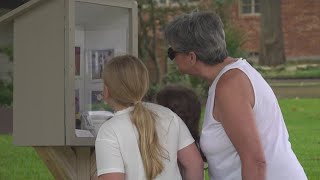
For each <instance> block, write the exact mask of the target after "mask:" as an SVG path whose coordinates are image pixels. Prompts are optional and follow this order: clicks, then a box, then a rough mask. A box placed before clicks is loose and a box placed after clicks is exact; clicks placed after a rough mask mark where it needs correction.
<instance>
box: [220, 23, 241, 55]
mask: <svg viewBox="0 0 320 180" xmlns="http://www.w3.org/2000/svg"><path fill="white" fill-rule="evenodd" d="M225 36H226V44H227V50H228V53H229V56H231V57H236V58H237V57H244V56H246V52H245V51H244V50H243V49H242V48H241V46H242V45H243V43H244V42H245V36H244V33H243V32H242V31H241V30H240V29H238V28H237V27H236V26H232V25H231V24H229V25H227V26H226V27H225Z"/></svg>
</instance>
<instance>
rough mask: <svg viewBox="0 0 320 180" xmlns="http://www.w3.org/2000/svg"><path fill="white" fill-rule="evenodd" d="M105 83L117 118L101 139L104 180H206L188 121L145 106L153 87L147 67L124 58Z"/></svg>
mask: <svg viewBox="0 0 320 180" xmlns="http://www.w3.org/2000/svg"><path fill="white" fill-rule="evenodd" d="M103 79H104V99H105V101H106V102H107V103H108V104H109V105H110V106H111V107H112V108H113V109H114V110H115V114H114V117H113V118H112V119H110V120H108V121H107V122H105V123H104V124H103V125H102V126H101V128H100V130H99V133H98V135H97V139H96V144H95V147H96V161H97V175H98V177H99V179H107V180H154V179H156V180H179V179H182V177H183V179H192V180H203V162H202V159H201V156H200V153H199V151H198V150H197V147H196V146H195V144H194V139H193V138H192V136H191V134H190V132H189V131H188V129H187V127H186V125H185V124H184V123H183V121H182V120H181V119H180V118H179V117H178V116H177V115H176V114H175V113H173V112H172V111H171V110H169V109H167V108H165V107H162V106H160V105H156V104H152V103H145V102H142V98H143V97H144V95H145V94H146V92H147V90H148V88H149V75H148V70H147V68H146V67H145V65H144V64H143V63H142V62H141V61H140V60H139V59H138V58H136V57H134V56H130V55H125V56H118V57H115V58H113V59H112V60H110V61H109V62H108V63H107V64H106V65H105V68H104V73H103ZM178 161H179V162H180V163H181V164H182V166H183V167H184V171H183V174H182V176H181V174H180V172H179V168H178V163H177V162H178Z"/></svg>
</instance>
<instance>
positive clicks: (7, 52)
mask: <svg viewBox="0 0 320 180" xmlns="http://www.w3.org/2000/svg"><path fill="white" fill-rule="evenodd" d="M0 53H4V54H5V55H7V56H8V57H9V60H10V61H11V62H12V61H13V47H5V48H1V49H0Z"/></svg>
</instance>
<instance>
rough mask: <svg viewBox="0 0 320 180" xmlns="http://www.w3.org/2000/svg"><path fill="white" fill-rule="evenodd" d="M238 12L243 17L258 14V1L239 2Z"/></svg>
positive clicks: (244, 0)
mask: <svg viewBox="0 0 320 180" xmlns="http://www.w3.org/2000/svg"><path fill="white" fill-rule="evenodd" d="M240 12H241V14H243V15H250V14H259V13H260V0H240Z"/></svg>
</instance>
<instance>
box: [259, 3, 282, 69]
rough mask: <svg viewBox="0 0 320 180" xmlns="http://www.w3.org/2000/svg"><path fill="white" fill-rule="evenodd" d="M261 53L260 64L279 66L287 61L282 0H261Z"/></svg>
mask: <svg viewBox="0 0 320 180" xmlns="http://www.w3.org/2000/svg"><path fill="white" fill-rule="evenodd" d="M260 7H261V8H260V10H261V15H260V22H261V32H260V54H259V64H260V65H267V66H277V65H280V64H284V63H285V52H284V41H283V33H282V23H281V1H279V0H260Z"/></svg>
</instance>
